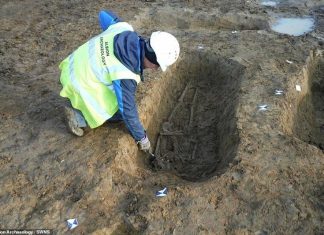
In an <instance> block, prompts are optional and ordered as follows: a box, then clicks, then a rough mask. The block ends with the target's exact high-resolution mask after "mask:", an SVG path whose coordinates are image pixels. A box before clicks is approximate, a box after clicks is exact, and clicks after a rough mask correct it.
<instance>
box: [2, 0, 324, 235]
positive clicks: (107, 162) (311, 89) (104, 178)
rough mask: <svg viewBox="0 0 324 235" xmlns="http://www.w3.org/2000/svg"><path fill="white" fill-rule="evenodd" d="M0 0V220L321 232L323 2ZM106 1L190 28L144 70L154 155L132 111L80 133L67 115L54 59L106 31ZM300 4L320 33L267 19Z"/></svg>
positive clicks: (89, 226)
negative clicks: (161, 193)
mask: <svg viewBox="0 0 324 235" xmlns="http://www.w3.org/2000/svg"><path fill="white" fill-rule="evenodd" d="M278 2H279V1H278ZM0 4H1V9H0V32H1V37H0V74H1V79H0V104H1V105H0V124H1V128H0V208H1V210H0V228H1V229H5V228H6V229H7V228H12V229H36V228H49V229H53V231H54V232H55V234H69V233H71V234H257V235H261V234H262V235H266V234H323V233H324V226H323V224H324V223H323V219H324V203H323V201H324V158H323V157H324V154H323V149H324V109H323V103H324V72H323V71H324V57H323V49H324V47H323V44H324V3H323V1H319V0H300V1H292V0H288V1H282V2H281V3H280V4H278V6H277V7H275V8H274V7H265V6H262V5H260V2H259V1H256V0H250V1H244V0H233V1H225V0H219V1H211V0H205V1H191V0H188V1H184V0H175V1H157V0H156V1H154V0H153V1H125V0H119V1H102V0H99V1H84V0H71V1H54V0H42V1H41V0H33V1H32V0H25V1H19V0H11V1H5V0H0ZM102 9H110V10H113V11H115V12H116V13H117V14H118V15H119V16H121V17H122V18H123V19H124V20H125V21H128V22H130V23H131V24H132V25H133V26H134V28H135V29H136V31H138V32H139V33H140V34H142V35H144V36H148V35H150V33H151V32H152V31H154V30H165V31H169V32H171V33H173V34H174V35H176V37H177V38H178V39H179V41H180V44H181V55H180V59H179V60H178V62H177V63H176V64H175V65H174V66H172V68H170V69H169V70H168V71H167V72H166V73H161V72H160V71H156V72H150V71H146V72H145V75H146V78H147V79H146V81H145V82H144V83H142V84H140V86H139V89H138V97H137V98H138V109H139V113H140V118H141V120H142V122H143V124H144V126H145V128H147V131H148V134H149V137H150V139H151V141H152V144H153V146H154V149H155V155H156V159H154V160H152V159H149V156H145V155H144V154H142V153H140V152H139V151H138V150H137V146H136V144H135V143H134V141H133V140H132V138H131V137H130V135H129V134H128V133H127V129H126V128H125V126H124V125H123V124H122V123H119V124H111V123H110V124H105V125H103V126H102V127H100V128H97V129H94V130H91V131H88V133H87V134H86V135H85V136H84V137H82V138H77V137H75V136H73V135H71V134H69V133H68V132H67V129H66V126H65V124H64V115H63V112H62V107H63V105H64V102H65V100H63V99H62V98H61V97H60V96H59V92H60V89H61V86H60V83H59V70H58V64H59V63H60V61H61V60H63V59H64V58H65V57H66V56H67V55H69V53H71V52H72V51H73V50H74V49H75V48H77V47H78V46H79V45H81V44H82V43H83V42H85V41H87V40H88V39H89V38H91V37H92V36H95V35H96V34H98V33H99V32H100V27H99V26H98V20H97V13H98V12H99V10H102ZM304 15H312V16H313V17H314V18H315V20H316V28H315V29H314V31H313V32H311V33H308V34H305V35H303V36H299V37H293V36H289V35H284V34H278V33H276V32H273V31H271V29H270V26H269V24H270V22H272V21H273V19H274V18H275V17H276V16H289V17H291V16H304ZM287 61H288V62H287ZM289 62H292V63H289ZM296 85H300V87H301V91H297V90H296ZM277 89H281V90H283V94H282V95H275V91H276V90H277ZM259 105H267V110H265V111H262V110H260V108H259ZM164 187H167V188H168V194H167V196H166V197H162V198H158V197H156V196H155V192H156V191H157V190H161V189H162V188H164ZM70 218H77V219H78V221H79V226H78V227H77V228H76V229H74V230H72V231H68V230H67V226H66V220H67V219H70Z"/></svg>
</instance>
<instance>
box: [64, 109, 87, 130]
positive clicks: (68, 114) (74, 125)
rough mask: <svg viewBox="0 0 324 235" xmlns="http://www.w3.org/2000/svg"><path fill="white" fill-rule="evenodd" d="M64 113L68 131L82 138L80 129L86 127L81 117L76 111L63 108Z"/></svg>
mask: <svg viewBox="0 0 324 235" xmlns="http://www.w3.org/2000/svg"><path fill="white" fill-rule="evenodd" d="M64 112H65V118H66V124H67V128H68V129H69V131H70V132H72V133H73V134H74V135H77V136H83V134H84V131H83V129H82V128H83V127H86V126H87V124H86V122H85V120H84V118H83V116H82V115H81V114H80V113H79V112H78V111H77V110H75V109H73V108H70V107H64Z"/></svg>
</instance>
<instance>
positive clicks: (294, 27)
mask: <svg viewBox="0 0 324 235" xmlns="http://www.w3.org/2000/svg"><path fill="white" fill-rule="evenodd" d="M314 25H315V21H314V19H313V18H311V17H304V18H280V19H277V20H276V21H275V22H274V24H272V25H271V29H272V30H273V31H275V32H277V33H283V34H288V35H292V36H300V35H303V34H305V33H309V32H311V31H312V30H313V29H314Z"/></svg>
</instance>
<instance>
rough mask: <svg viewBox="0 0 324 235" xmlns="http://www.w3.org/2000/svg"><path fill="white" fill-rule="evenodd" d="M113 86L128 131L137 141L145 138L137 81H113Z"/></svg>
mask: <svg viewBox="0 0 324 235" xmlns="http://www.w3.org/2000/svg"><path fill="white" fill-rule="evenodd" d="M113 86H114V89H115V93H116V96H117V101H118V106H119V112H120V114H121V116H122V119H123V121H124V122H125V124H126V127H127V129H128V131H129V132H130V134H131V136H132V137H133V138H134V139H135V141H139V140H141V139H142V138H144V137H145V130H144V128H143V126H142V123H141V122H140V120H139V117H138V112H137V106H136V100H135V93H136V87H137V84H136V81H134V80H133V79H121V80H115V81H113Z"/></svg>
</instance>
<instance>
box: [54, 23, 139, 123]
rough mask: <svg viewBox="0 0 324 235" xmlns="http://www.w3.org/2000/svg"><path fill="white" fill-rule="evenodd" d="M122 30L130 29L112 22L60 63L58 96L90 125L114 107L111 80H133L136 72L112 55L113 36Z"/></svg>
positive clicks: (109, 112) (109, 116) (106, 114)
mask: <svg viewBox="0 0 324 235" xmlns="http://www.w3.org/2000/svg"><path fill="white" fill-rule="evenodd" d="M124 31H134V30H133V27H132V26H131V25H129V24H128V23H126V22H120V23H116V24H114V25H112V26H110V27H109V28H108V29H107V30H106V31H104V32H102V33H101V34H99V35H98V36H96V37H94V38H92V39H91V40H89V41H88V42H86V43H85V44H83V45H82V46H80V47H79V48H78V49H77V50H76V51H74V52H73V53H72V54H71V55H70V56H68V57H67V58H66V59H65V60H63V61H62V62H61V64H60V66H59V67H60V69H61V77H60V81H61V83H62V86H63V89H62V90H61V92H60V95H61V96H62V97H66V98H68V99H69V100H70V101H71V104H72V106H73V107H74V108H75V109H78V110H80V111H81V112H82V114H83V116H84V118H85V119H86V121H87V124H88V125H89V126H90V127H91V128H96V127H98V126H100V125H102V124H103V123H104V122H105V121H106V120H108V119H109V118H111V117H112V116H113V115H114V114H115V113H116V112H117V110H118V102H117V97H116V94H115V90H114V87H113V84H112V81H114V80H119V79H134V80H135V81H136V82H137V83H139V82H140V81H141V79H140V75H138V74H135V73H134V72H132V71H131V70H129V69H128V68H127V67H125V66H124V65H123V64H122V63H121V62H120V61H119V60H118V59H117V58H116V56H115V54H114V37H115V35H117V34H119V33H121V32H124Z"/></svg>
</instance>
